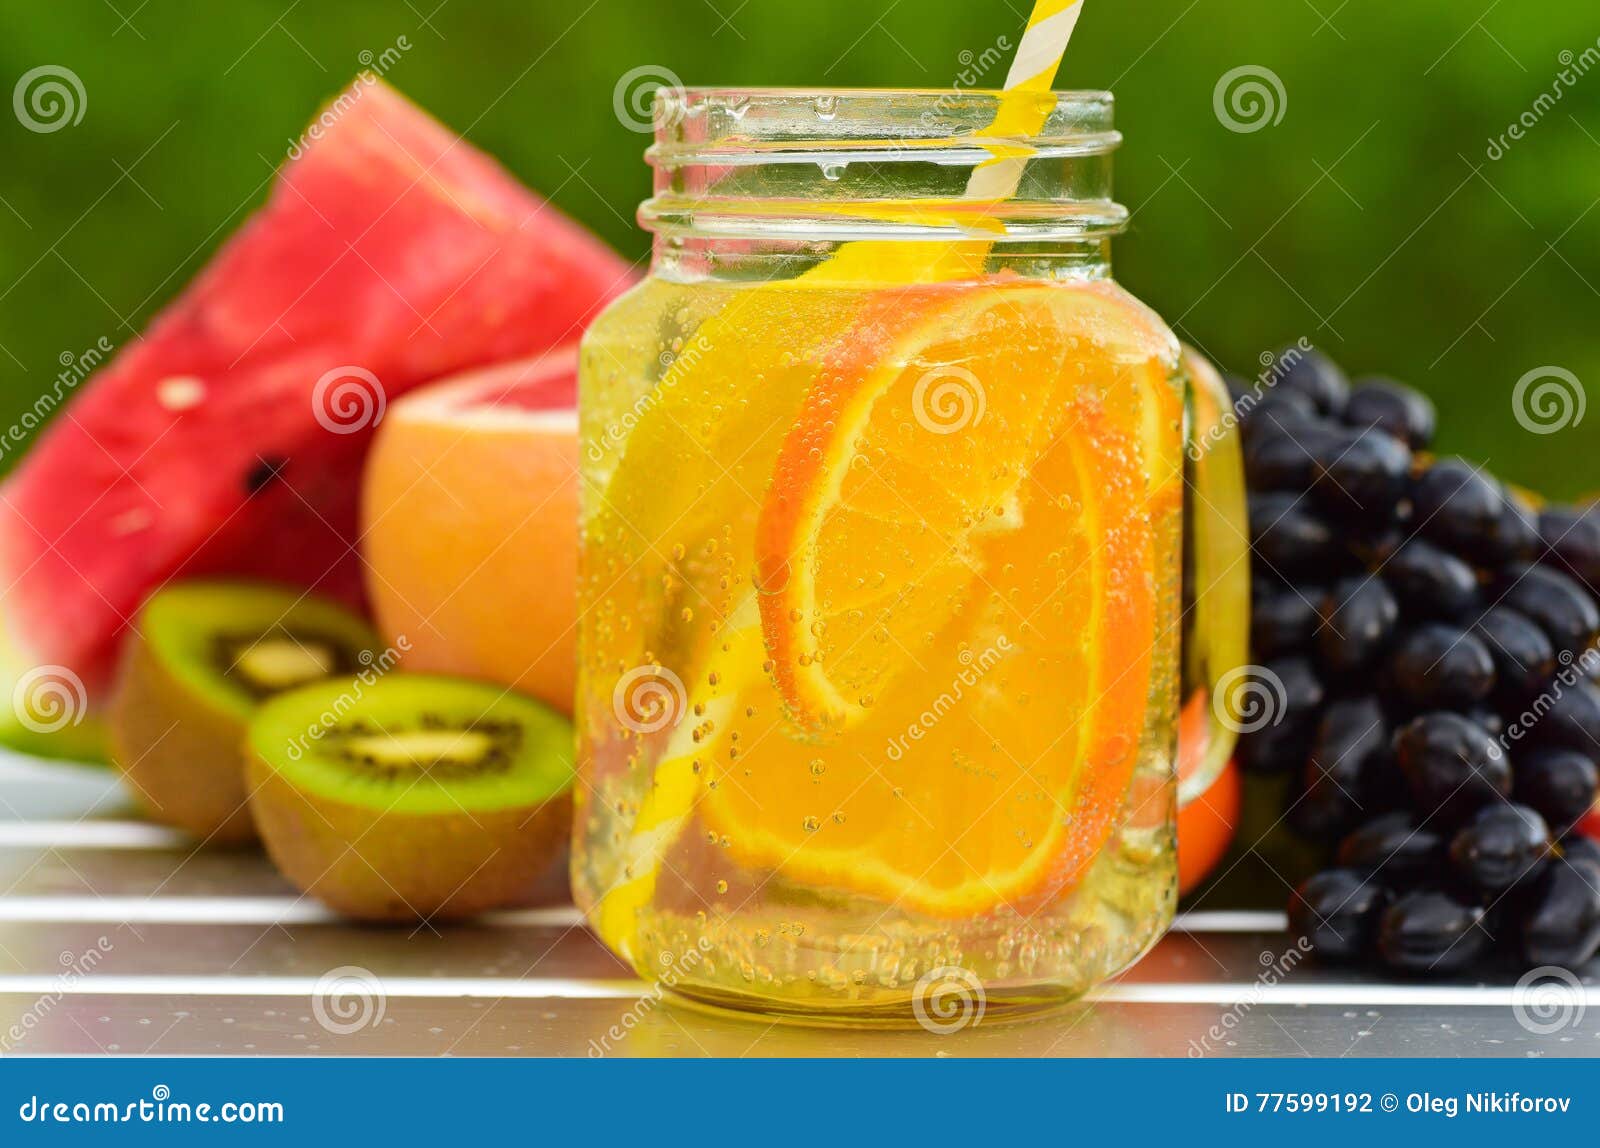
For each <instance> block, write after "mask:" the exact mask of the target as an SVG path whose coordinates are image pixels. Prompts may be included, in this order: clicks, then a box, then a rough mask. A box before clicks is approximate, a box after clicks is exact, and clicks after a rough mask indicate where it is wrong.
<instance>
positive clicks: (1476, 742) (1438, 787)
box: [1394, 713, 1511, 826]
mask: <svg viewBox="0 0 1600 1148" xmlns="http://www.w3.org/2000/svg"><path fill="white" fill-rule="evenodd" d="M1394 755H1395V761H1396V762H1397V763H1398V764H1399V766H1400V771H1401V772H1402V773H1404V774H1405V777H1406V782H1407V785H1408V786H1409V787H1410V790H1411V800H1412V808H1413V810H1414V811H1415V812H1416V814H1417V815H1418V817H1419V818H1422V819H1424V820H1426V819H1428V818H1431V817H1434V816H1438V817H1439V818H1440V824H1442V825H1446V826H1448V825H1454V824H1456V823H1458V822H1460V821H1462V820H1464V819H1465V818H1466V817H1467V816H1468V815H1470V814H1471V813H1473V812H1474V811H1476V810H1477V809H1478V808H1479V807H1480V806H1482V805H1484V804H1485V803H1487V802H1490V801H1493V800H1495V798H1497V797H1505V796H1507V795H1508V794H1510V792H1511V767H1510V765H1509V764H1508V762H1507V761H1506V754H1505V751H1504V750H1502V749H1501V748H1500V745H1499V743H1497V742H1496V741H1495V740H1494V739H1493V738H1491V737H1490V736H1489V735H1488V733H1486V732H1485V731H1484V729H1483V727H1482V726H1480V725H1478V724H1477V723H1476V722H1474V721H1472V720H1471V719H1469V718H1465V717H1462V716H1461V715H1460V714H1453V713H1431V714H1423V715H1422V716H1421V717H1419V718H1417V719H1415V720H1414V721H1412V722H1411V723H1410V724H1409V725H1404V726H1401V727H1400V729H1399V730H1397V731H1396V732H1395V735H1394Z"/></svg>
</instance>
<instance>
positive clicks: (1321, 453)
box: [1312, 429, 1411, 522]
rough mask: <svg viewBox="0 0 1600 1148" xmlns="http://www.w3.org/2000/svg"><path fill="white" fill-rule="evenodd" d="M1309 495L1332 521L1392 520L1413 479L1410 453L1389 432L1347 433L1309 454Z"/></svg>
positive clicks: (1365, 431) (1353, 431) (1354, 431)
mask: <svg viewBox="0 0 1600 1148" xmlns="http://www.w3.org/2000/svg"><path fill="white" fill-rule="evenodd" d="M1312 455H1313V457H1314V459H1315V462H1314V463H1313V466H1312V489H1313V490H1315V491H1316V494H1317V498H1318V501H1319V502H1320V503H1321V504H1322V506H1323V507H1324V508H1325V509H1326V510H1327V511H1328V512H1329V513H1330V514H1333V515H1334V516H1335V517H1338V518H1342V519H1354V520H1358V521H1364V522H1373V521H1387V520H1388V519H1390V518H1392V517H1393V516H1394V514H1395V512H1396V509H1397V508H1398V506H1399V503H1400V498H1401V496H1402V495H1403V494H1404V493H1405V489H1406V482H1407V479H1408V477H1409V475H1410V473H1411V449H1410V448H1409V447H1407V446H1406V445H1405V444H1404V443H1403V442H1401V441H1400V440H1399V439H1397V438H1395V437H1394V436H1393V435H1392V434H1390V433H1389V432H1388V431H1382V430H1376V429H1372V430H1351V431H1346V432H1345V433H1344V435H1343V436H1341V437H1340V438H1337V439H1333V440H1331V441H1330V442H1328V443H1327V444H1325V445H1322V446H1319V447H1318V448H1317V449H1316V450H1313V451H1312Z"/></svg>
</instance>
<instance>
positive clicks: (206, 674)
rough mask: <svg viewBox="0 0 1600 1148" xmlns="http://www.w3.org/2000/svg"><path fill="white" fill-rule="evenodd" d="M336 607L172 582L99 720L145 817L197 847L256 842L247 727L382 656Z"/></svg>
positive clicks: (229, 586) (144, 621)
mask: <svg viewBox="0 0 1600 1148" xmlns="http://www.w3.org/2000/svg"><path fill="white" fill-rule="evenodd" d="M381 648H382V647H381V646H380V644H379V642H378V638H377V635H376V634H375V633H373V631H372V630H371V628H370V627H368V625H367V624H366V623H365V622H363V621H362V620H361V619H360V618H358V617H356V616H355V615H354V614H352V613H350V612H349V611H348V610H345V609H344V608H343V607H341V606H338V605H335V604H334V603H332V602H329V601H326V600H324V599H321V598H316V597H312V596H309V595H307V594H304V593H302V592H300V591H297V590H290V589H287V588H285V587H280V586H274V585H269V584H265V583H257V582H231V581H195V582H179V583H174V584H173V585H171V586H168V587H167V588H165V589H163V590H160V591H158V592H156V593H155V594H153V595H152V596H151V597H150V598H149V599H148V600H147V601H146V602H145V604H144V606H143V607H142V608H141V609H140V611H139V614H138V617H137V618H136V619H135V621H134V626H133V633H132V634H130V635H129V637H128V640H127V643H126V647H125V649H124V652H123V656H122V662H121V665H120V666H119V669H118V675H117V681H116V685H115V690H114V693H113V695H112V702H111V707H110V713H109V722H108V726H109V729H108V733H109V738H110V744H111V753H112V760H113V761H115V762H116V763H117V765H118V767H119V768H120V769H121V770H122V771H123V773H124V774H125V775H126V776H127V778H128V781H129V783H130V786H131V788H132V789H133V791H134V794H135V796H136V797H138V798H139V800H140V801H141V802H142V803H143V804H144V805H145V806H146V807H147V808H148V810H149V813H150V815H151V817H153V818H154V819H155V820H157V821H160V822H162V823H163V824H167V825H172V826H175V827H177V828H179V829H183V830H186V831H188V832H189V833H192V834H194V835H195V836H197V837H200V838H202V839H204V840H205V841H206V842H207V843H209V844H217V845H237V844H243V843H245V842H249V841H252V840H254V839H255V825H254V822H253V821H252V820H251V818H250V811H249V808H248V801H247V797H248V794H247V791H246V789H245V771H244V734H245V723H246V722H247V721H248V720H249V718H250V715H251V713H253V712H254V711H255V709H256V707H257V706H259V705H260V704H261V702H262V701H263V700H264V699H266V698H268V697H271V696H272V695H273V694H275V693H278V692H279V691H281V690H284V689H288V688H290V687H293V686H299V685H304V684H305V683H307V682H309V681H315V680H318V679H322V678H327V677H335V676H336V677H339V678H341V679H344V680H347V681H348V680H350V679H352V678H353V676H354V675H355V674H357V673H359V672H361V671H362V670H363V669H364V668H365V667H367V666H369V665H370V664H371V663H372V661H373V659H374V658H375V657H376V656H377V655H376V652H377V651H378V650H379V649H381Z"/></svg>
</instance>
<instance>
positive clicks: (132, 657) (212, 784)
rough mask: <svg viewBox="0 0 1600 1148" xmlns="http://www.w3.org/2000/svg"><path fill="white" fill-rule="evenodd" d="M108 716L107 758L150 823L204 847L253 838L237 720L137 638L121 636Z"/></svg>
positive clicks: (241, 730)
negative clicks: (207, 700) (123, 648)
mask: <svg viewBox="0 0 1600 1148" xmlns="http://www.w3.org/2000/svg"><path fill="white" fill-rule="evenodd" d="M109 716H110V720H109V722H108V723H107V725H108V730H109V738H110V743H111V760H112V761H114V762H116V763H117V766H118V768H119V769H121V771H122V773H123V775H124V776H125V777H127V779H128V782H129V785H130V786H131V788H132V789H133V791H134V795H135V796H136V797H137V798H138V800H139V802H140V804H141V805H143V806H144V807H145V809H146V810H147V811H148V812H149V814H150V816H151V818H152V819H153V820H155V821H159V822H160V823H162V824H163V825H170V826H173V827H174V828H177V829H182V830H184V831H185V832H187V833H191V834H193V835H194V836H196V837H198V838H200V839H201V840H202V841H203V842H204V843H205V844H208V845H222V846H239V845H248V844H250V843H251V842H253V841H255V839H256V830H255V823H254V821H252V820H251V817H250V809H249V791H248V789H247V788H246V785H245V771H244V750H243V748H242V744H241V743H242V742H243V739H244V723H243V722H241V721H240V720H239V718H238V717H237V716H236V715H234V714H229V713H225V712H223V711H222V710H219V709H216V708H215V707H213V706H210V705H208V704H206V703H205V702H203V701H201V700H200V699H198V698H197V697H196V696H195V694H194V691H193V690H192V689H190V688H188V687H186V686H185V685H184V684H183V683H181V682H179V681H178V680H177V679H176V678H175V677H174V676H173V674H172V672H171V671H170V670H168V669H167V668H166V667H165V666H164V665H162V663H161V660H160V659H159V658H157V657H156V656H155V655H154V654H153V653H151V651H150V648H149V645H148V644H147V643H146V642H145V640H144V639H143V638H142V637H140V636H139V635H137V634H134V635H131V636H130V637H129V638H128V642H127V649H126V651H125V652H124V654H123V658H122V664H121V667H120V671H119V674H118V679H117V686H116V689H115V690H114V692H113V694H112V702H111V712H110V715H109Z"/></svg>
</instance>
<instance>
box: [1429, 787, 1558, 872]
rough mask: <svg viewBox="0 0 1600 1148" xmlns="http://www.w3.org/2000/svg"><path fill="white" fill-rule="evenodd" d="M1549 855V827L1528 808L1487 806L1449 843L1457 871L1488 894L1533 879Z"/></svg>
mask: <svg viewBox="0 0 1600 1148" xmlns="http://www.w3.org/2000/svg"><path fill="white" fill-rule="evenodd" d="M1549 854H1550V827H1549V826H1548V825H1547V824H1546V823H1545V820H1544V818H1543V817H1540V816H1539V814H1538V813H1536V812H1535V811H1534V810H1532V809H1529V808H1528V807H1527V806H1526V805H1499V804H1495V805H1486V806H1484V807H1483V808H1482V809H1480V810H1478V812H1477V813H1476V814H1474V815H1473V817H1472V820H1471V821H1469V822H1467V823H1466V824H1465V825H1463V826H1462V827H1461V828H1460V829H1458V830H1456V833H1455V836H1454V837H1452V838H1451V839H1450V861H1451V863H1452V864H1453V865H1454V866H1455V867H1456V871H1457V872H1459V873H1460V874H1461V875H1462V876H1463V877H1465V878H1467V879H1468V880H1469V881H1471V882H1472V883H1473V884H1474V885H1475V886H1477V887H1478V888H1479V889H1481V890H1482V891H1483V892H1485V893H1491V894H1493V893H1503V892H1505V891H1506V890H1507V889H1510V888H1511V887H1512V886H1514V885H1516V884H1518V883H1520V882H1521V881H1523V880H1524V879H1525V878H1528V877H1530V876H1532V875H1533V874H1534V873H1535V872H1537V870H1538V869H1539V868H1540V866H1542V865H1543V864H1544V862H1545V859H1546V858H1547V857H1548V856H1549Z"/></svg>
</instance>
